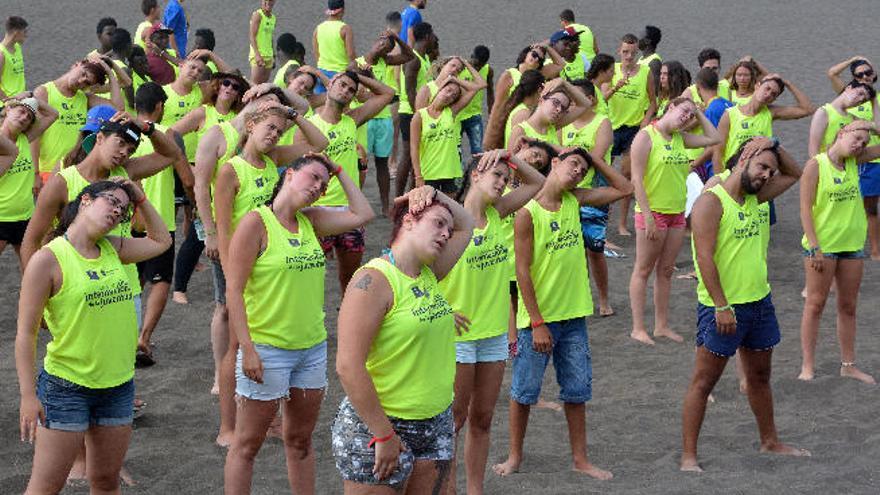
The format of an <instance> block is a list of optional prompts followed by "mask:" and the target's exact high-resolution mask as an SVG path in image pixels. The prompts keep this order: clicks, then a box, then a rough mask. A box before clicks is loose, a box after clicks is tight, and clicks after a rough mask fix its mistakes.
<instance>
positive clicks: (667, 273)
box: [656, 264, 675, 280]
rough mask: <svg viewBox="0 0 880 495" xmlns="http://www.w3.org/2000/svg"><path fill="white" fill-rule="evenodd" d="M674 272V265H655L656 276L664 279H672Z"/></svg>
mask: <svg viewBox="0 0 880 495" xmlns="http://www.w3.org/2000/svg"><path fill="white" fill-rule="evenodd" d="M674 272H675V265H674V264H669V265H662V266H660V267H657V275H656V276H657V278H662V279H665V280H672V274H673V273H674Z"/></svg>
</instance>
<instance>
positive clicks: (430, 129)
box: [419, 107, 462, 180]
mask: <svg viewBox="0 0 880 495" xmlns="http://www.w3.org/2000/svg"><path fill="white" fill-rule="evenodd" d="M419 115H421V116H422V135H421V140H420V141H419V162H420V163H421V168H422V177H423V178H424V179H425V180H437V179H456V178H458V177H461V175H462V173H461V159H460V157H459V154H458V147H459V146H460V145H461V126H460V124H459V122H458V121H457V120H456V119H455V117H453V116H452V110H451V109H450V108H449V107H446V108H444V109H443V110H442V111H441V112H440V115H439V116H438V117H436V118H435V117H432V116H431V114H430V113H429V112H428V109H427V108H423V109H421V110H419Z"/></svg>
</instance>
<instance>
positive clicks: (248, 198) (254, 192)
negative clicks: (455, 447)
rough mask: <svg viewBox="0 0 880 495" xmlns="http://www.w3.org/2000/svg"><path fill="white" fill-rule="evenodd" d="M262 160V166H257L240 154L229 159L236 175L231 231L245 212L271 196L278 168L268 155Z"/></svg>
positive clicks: (262, 203)
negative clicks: (236, 190) (236, 188)
mask: <svg viewBox="0 0 880 495" xmlns="http://www.w3.org/2000/svg"><path fill="white" fill-rule="evenodd" d="M263 161H264V166H263V168H257V167H255V166H253V165H251V164H250V163H248V161H247V160H245V159H244V158H242V157H241V156H234V157H232V158H231V159H230V160H229V163H230V164H231V165H232V169H233V170H234V171H235V175H236V176H237V177H238V192H237V193H236V194H235V198H233V200H232V230H233V231H234V230H235V228H236V227H238V222H240V221H241V218H242V217H243V216H245V214H246V213H247V212H249V211H251V210H254V209H256V208H257V207H258V206H261V205H264V204H266V202H267V201H269V199H271V198H272V192H273V191H274V190H275V184H276V183H277V182H278V169H277V168H276V167H275V163H274V162H273V161H272V160H271V159H270V158H269V157H268V156H265V155H264V156H263Z"/></svg>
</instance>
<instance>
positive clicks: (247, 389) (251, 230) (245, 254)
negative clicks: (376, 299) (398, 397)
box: [225, 154, 374, 493]
mask: <svg viewBox="0 0 880 495" xmlns="http://www.w3.org/2000/svg"><path fill="white" fill-rule="evenodd" d="M334 176H335V177H337V178H338V179H339V181H340V184H341V185H342V189H343V191H345V194H346V197H347V198H348V202H349V208H348V209H346V210H330V209H326V208H311V207H310V206H311V205H312V203H314V202H315V201H316V200H317V199H318V198H320V197H321V195H322V194H323V193H324V191H325V190H326V189H327V183H328V182H329V181H330V178H331V177H334ZM373 216H374V214H373V210H372V209H371V208H370V204H369V201H368V200H367V198H366V197H365V196H364V194H363V192H361V190H360V189H359V188H358V186H357V185H356V184H355V183H354V181H353V180H352V179H351V178H350V177H348V176H347V175H346V174H345V172H344V171H342V170H341V167H340V166H339V165H336V164H335V163H333V162H331V161H330V160H329V159H327V158H326V157H325V156H323V155H316V154H309V155H306V156H304V157H302V158H299V159H297V160H296V161H294V162H293V164H292V165H291V166H290V167H288V168H286V169H284V172H282V174H281V178H280V179H279V182H278V184H277V185H276V186H275V190H274V193H273V195H272V198H271V199H270V200H269V203H268V204H266V205H260V206H258V207H257V208H256V209H255V210H252V211H251V212H250V213H247V214H245V215H244V217H243V218H242V219H241V221H240V222H239V224H238V227H237V228H236V230H235V232H234V233H233V235H232V240H231V241H230V247H229V257H228V258H227V265H226V266H225V273H226V278H227V303H226V304H227V308H228V311H229V326H230V329H231V330H232V331H233V332H235V335H236V337H237V339H238V342H239V346H240V350H239V351H238V358H237V361H238V362H237V365H236V382H237V385H236V394H237V395H238V396H239V397H240V401H239V404H238V414H237V417H236V422H235V435H234V438H233V441H232V445H231V446H230V448H229V453H228V454H227V456H226V468H225V485H226V491H227V492H228V493H249V492H250V487H251V478H252V475H253V466H254V458H255V457H256V455H257V453H258V452H259V450H260V447H261V446H262V444H263V441H264V440H265V439H266V434H267V432H268V430H269V427H270V425H271V423H272V421H273V419H274V418H275V415H276V413H277V411H278V408H279V405H282V404H283V407H284V414H283V415H282V417H283V423H282V432H283V433H282V440H283V441H284V450H285V454H286V457H287V465H288V476H289V482H290V488H291V491H292V492H293V493H312V492H314V490H315V455H314V450H313V449H312V445H311V440H312V432H313V430H314V428H315V423H316V422H317V420H318V413H319V411H320V408H321V402H322V401H323V398H324V389H325V388H326V387H327V330H326V328H325V327H324V274H325V257H324V252H323V251H322V249H321V244H320V243H319V242H318V238H319V237H321V236H327V235H336V234H340V233H342V232H348V231H349V230H352V229H356V228H360V227H362V226H364V225H365V224H366V223H367V222H369V221H370V220H371V219H372V218H373ZM272 294H275V295H280V294H284V297H283V298H282V297H267V295H272ZM282 399H284V400H283V401H282Z"/></svg>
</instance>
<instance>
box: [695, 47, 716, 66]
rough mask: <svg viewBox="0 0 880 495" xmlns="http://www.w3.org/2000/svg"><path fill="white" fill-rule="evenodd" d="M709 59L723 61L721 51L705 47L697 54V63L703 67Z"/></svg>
mask: <svg viewBox="0 0 880 495" xmlns="http://www.w3.org/2000/svg"><path fill="white" fill-rule="evenodd" d="M708 60H717V61H718V62H719V63H721V52H719V51H718V50H716V49H714V48H703V49H702V50H700V53H699V54H697V64H699V66H700V67H702V66H703V64H705V63H706V62H707V61H708Z"/></svg>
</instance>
